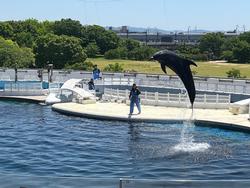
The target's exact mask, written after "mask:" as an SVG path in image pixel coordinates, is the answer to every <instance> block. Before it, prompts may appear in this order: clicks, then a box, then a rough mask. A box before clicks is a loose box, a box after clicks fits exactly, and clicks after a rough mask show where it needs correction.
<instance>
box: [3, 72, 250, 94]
mask: <svg viewBox="0 0 250 188" xmlns="http://www.w3.org/2000/svg"><path fill="white" fill-rule="evenodd" d="M47 77H48V75H47V73H44V75H43V80H44V81H46V80H47ZM91 77H92V73H91V72H85V71H62V70H54V71H53V77H52V80H53V82H61V83H63V82H65V81H66V80H68V79H71V78H77V79H90V78H91ZM14 79H15V72H14V70H12V69H6V70H2V71H0V80H14ZM18 80H19V81H20V80H22V81H38V80H39V78H38V75H37V70H19V72H18ZM134 82H135V83H137V85H140V86H152V87H173V88H183V87H184V86H183V84H182V82H181V81H180V79H179V78H178V77H177V76H167V75H149V74H140V73H106V72H104V73H102V80H98V81H97V84H102V85H132V83H134ZM194 82H195V86H196V90H200V91H217V92H225V93H238V94H249V93H250V80H238V79H222V78H205V77H194Z"/></svg>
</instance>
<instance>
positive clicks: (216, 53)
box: [199, 33, 224, 59]
mask: <svg viewBox="0 0 250 188" xmlns="http://www.w3.org/2000/svg"><path fill="white" fill-rule="evenodd" d="M223 42H224V34H223V33H208V34H206V35H204V36H203V37H202V38H201V40H200V45H199V47H200V50H201V52H207V53H211V54H210V56H212V57H214V58H216V59H218V58H219V57H220V56H221V53H222V49H221V47H222V45H223Z"/></svg>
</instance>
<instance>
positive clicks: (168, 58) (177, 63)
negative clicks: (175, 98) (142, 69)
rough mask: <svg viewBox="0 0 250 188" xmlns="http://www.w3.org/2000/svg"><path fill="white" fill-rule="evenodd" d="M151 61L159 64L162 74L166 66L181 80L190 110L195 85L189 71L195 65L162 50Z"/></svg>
mask: <svg viewBox="0 0 250 188" xmlns="http://www.w3.org/2000/svg"><path fill="white" fill-rule="evenodd" d="M151 59H153V60H157V61H158V62H159V63H160V64H161V69H162V71H163V72H165V73H167V72H166V66H167V67H169V68H170V69H171V70H172V71H174V72H175V73H176V74H177V75H178V76H179V77H180V79H181V80H182V82H183V84H184V86H185V88H186V90H187V92H188V96H189V100H190V102H191V105H192V108H193V104H194V99H195V93H196V91H195V85H194V79H193V76H192V73H191V70H190V65H194V66H196V67H197V65H196V64H195V63H194V62H193V61H190V60H188V59H184V58H182V57H180V56H178V55H176V54H175V53H174V52H171V51H168V50H162V51H159V52H156V53H155V54H154V55H153V56H152V57H151Z"/></svg>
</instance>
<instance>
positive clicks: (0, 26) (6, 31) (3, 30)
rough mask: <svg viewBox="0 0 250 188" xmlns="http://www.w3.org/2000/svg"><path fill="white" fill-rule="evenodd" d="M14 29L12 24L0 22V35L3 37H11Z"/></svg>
mask: <svg viewBox="0 0 250 188" xmlns="http://www.w3.org/2000/svg"><path fill="white" fill-rule="evenodd" d="M13 34H14V31H13V28H12V26H11V25H10V24H9V23H7V22H0V36H2V37H4V38H8V39H9V38H11V37H13Z"/></svg>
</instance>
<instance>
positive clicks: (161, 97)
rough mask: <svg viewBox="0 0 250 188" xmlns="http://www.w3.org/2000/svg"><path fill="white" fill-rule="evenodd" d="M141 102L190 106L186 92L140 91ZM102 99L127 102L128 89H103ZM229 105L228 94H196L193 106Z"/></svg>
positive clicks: (215, 107)
mask: <svg viewBox="0 0 250 188" xmlns="http://www.w3.org/2000/svg"><path fill="white" fill-rule="evenodd" d="M140 98H141V103H142V104H144V105H154V106H171V107H187V106H190V102H189V98H188V96H187V95H186V94H182V93H179V94H170V93H158V92H155V93H153V92H142V93H141V95H140ZM103 99H104V100H110V101H121V102H126V103H127V102H128V100H129V90H118V89H108V88H105V89H104V94H103ZM229 105H230V95H218V94H217V95H207V94H203V95H196V99H195V102H194V107H196V108H207V109H210V108H212V109H227V108H229Z"/></svg>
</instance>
